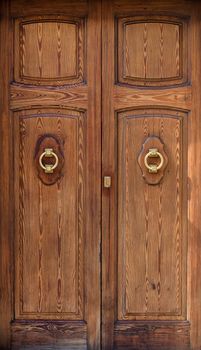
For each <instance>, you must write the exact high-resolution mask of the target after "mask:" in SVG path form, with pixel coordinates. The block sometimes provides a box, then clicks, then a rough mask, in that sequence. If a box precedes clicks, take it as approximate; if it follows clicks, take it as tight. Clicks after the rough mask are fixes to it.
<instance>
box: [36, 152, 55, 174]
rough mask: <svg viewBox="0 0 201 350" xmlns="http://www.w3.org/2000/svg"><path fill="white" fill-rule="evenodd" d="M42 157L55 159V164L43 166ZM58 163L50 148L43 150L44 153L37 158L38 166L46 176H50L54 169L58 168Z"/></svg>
mask: <svg viewBox="0 0 201 350" xmlns="http://www.w3.org/2000/svg"><path fill="white" fill-rule="evenodd" d="M43 157H47V158H52V157H54V158H55V163H54V164H43ZM58 163H59V159H58V156H57V155H56V153H54V152H53V149H52V148H45V151H44V152H43V153H42V154H41V155H40V158H39V164H40V166H41V168H42V169H43V170H44V171H45V173H47V174H51V173H53V170H54V169H56V167H57V166H58Z"/></svg>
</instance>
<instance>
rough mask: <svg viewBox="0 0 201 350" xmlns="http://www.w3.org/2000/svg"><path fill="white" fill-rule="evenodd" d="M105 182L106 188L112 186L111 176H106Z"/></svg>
mask: <svg viewBox="0 0 201 350" xmlns="http://www.w3.org/2000/svg"><path fill="white" fill-rule="evenodd" d="M103 184H104V187H105V188H110V187H111V184H112V179H111V176H104V179H103Z"/></svg>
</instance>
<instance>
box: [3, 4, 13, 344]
mask: <svg viewBox="0 0 201 350" xmlns="http://www.w3.org/2000/svg"><path fill="white" fill-rule="evenodd" d="M0 14H1V21H0V66H1V69H0V134H1V137H0V148H1V150H2V153H1V172H0V349H2V350H7V349H8V348H9V345H10V320H11V319H12V317H13V300H12V297H13V288H12V281H13V280H12V278H13V274H12V272H13V258H12V228H13V203H12V201H11V198H12V197H13V193H12V180H13V172H12V150H11V149H12V132H11V129H10V123H11V118H10V113H9V85H8V84H9V80H10V73H11V72H10V70H11V56H10V52H9V47H10V43H11V42H12V39H11V33H10V26H9V21H8V19H9V3H8V1H6V0H2V1H1V2H0Z"/></svg>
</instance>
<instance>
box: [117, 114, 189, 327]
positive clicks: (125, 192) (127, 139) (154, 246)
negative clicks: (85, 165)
mask: <svg viewBox="0 0 201 350" xmlns="http://www.w3.org/2000/svg"><path fill="white" fill-rule="evenodd" d="M171 113H172V114H171ZM180 113H181V112H180ZM186 119H187V115H185V114H183V115H182V114H179V113H178V112H173V111H172V112H170V114H169V115H168V112H166V111H165V110H160V109H157V110H156V109H155V110H152V109H151V108H149V109H147V110H141V111H127V112H122V113H119V114H118V127H117V128H118V129H117V133H118V134H117V140H118V145H117V149H118V275H117V276H118V281H119V283H118V319H120V320H121V319H128V320H135V319H144V320H145V319H169V320H170V319H185V318H186V278H185V276H186V259H187V253H186V244H187V232H186V228H187V227H186V215H187V211H186V201H187V196H186V188H187V178H186V168H187V148H186V138H187V134H186ZM149 135H154V136H155V137H159V138H160V140H161V142H163V144H164V147H165V148H166V154H167V157H168V164H167V169H166V170H165V172H164V175H163V179H162V180H161V181H160V182H159V183H157V184H155V185H152V184H151V181H150V183H147V181H146V179H144V178H143V176H142V172H141V169H140V167H139V164H138V161H137V158H138V155H139V152H140V151H141V147H142V145H143V142H144V140H147V139H148V137H149ZM150 142H151V141H150ZM152 147H155V143H154V142H153V141H152ZM159 152H160V149H159ZM161 153H162V152H161ZM161 172H162V169H161V170H160V171H159V173H161ZM147 173H148V171H147ZM154 175H156V179H157V174H150V176H152V177H154ZM158 175H159V174H158ZM148 176H149V174H147V177H148ZM170 202H171V206H170ZM145 323H146V322H145Z"/></svg>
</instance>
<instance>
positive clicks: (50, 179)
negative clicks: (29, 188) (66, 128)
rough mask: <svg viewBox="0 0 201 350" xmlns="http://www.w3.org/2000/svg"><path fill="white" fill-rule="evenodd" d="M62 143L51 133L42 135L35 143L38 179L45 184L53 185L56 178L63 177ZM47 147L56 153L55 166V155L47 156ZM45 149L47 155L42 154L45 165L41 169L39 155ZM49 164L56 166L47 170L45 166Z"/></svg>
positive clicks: (42, 161)
mask: <svg viewBox="0 0 201 350" xmlns="http://www.w3.org/2000/svg"><path fill="white" fill-rule="evenodd" d="M63 143H64V142H62V140H61V139H59V138H58V137H57V136H55V135H52V134H46V135H43V136H41V137H39V139H38V141H37V145H36V148H35V164H36V169H37V171H38V177H39V179H40V180H41V181H42V182H43V183H44V184H46V185H53V184H55V182H57V181H58V180H61V178H62V177H63V173H62V169H63V166H64V162H65V160H64V156H63ZM47 149H51V150H52V151H53V152H54V154H56V156H57V157H58V164H57V166H56V159H55V156H54V155H52V156H51V157H49V156H48V154H47ZM45 151H46V154H47V156H46V155H44V156H43V157H42V160H41V163H42V165H43V166H45V167H46V169H43V168H42V167H41V164H40V157H41V155H42V154H43V153H44V152H45ZM49 165H50V167H53V166H54V165H55V166H56V168H55V169H52V170H51V169H50V170H48V167H47V166H49ZM82 166H83V164H82ZM49 171H50V173H49Z"/></svg>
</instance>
